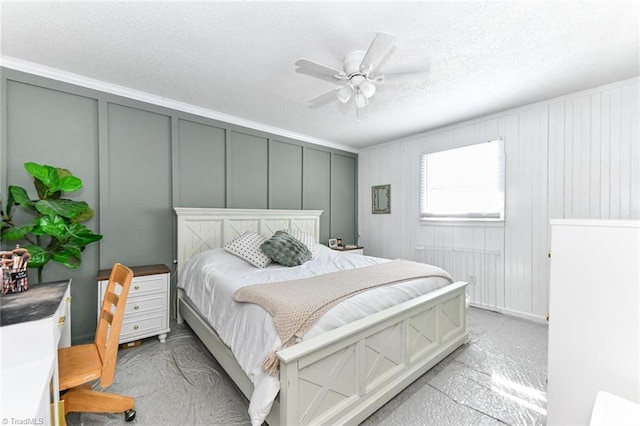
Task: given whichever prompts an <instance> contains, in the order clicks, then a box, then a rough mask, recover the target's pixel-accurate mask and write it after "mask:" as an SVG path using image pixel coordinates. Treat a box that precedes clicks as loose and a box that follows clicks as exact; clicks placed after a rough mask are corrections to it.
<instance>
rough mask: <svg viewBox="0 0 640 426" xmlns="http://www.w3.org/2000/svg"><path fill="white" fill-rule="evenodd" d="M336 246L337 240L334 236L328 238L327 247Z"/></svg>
mask: <svg viewBox="0 0 640 426" xmlns="http://www.w3.org/2000/svg"><path fill="white" fill-rule="evenodd" d="M336 247H338V240H337V239H336V238H329V248H336Z"/></svg>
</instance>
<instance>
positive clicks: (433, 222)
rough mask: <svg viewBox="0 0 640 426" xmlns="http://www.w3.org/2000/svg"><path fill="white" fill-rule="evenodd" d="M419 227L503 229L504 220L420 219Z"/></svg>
mask: <svg viewBox="0 0 640 426" xmlns="http://www.w3.org/2000/svg"><path fill="white" fill-rule="evenodd" d="M420 226H485V227H493V228H504V219H420Z"/></svg>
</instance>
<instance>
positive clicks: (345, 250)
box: [331, 246, 364, 254]
mask: <svg viewBox="0 0 640 426" xmlns="http://www.w3.org/2000/svg"><path fill="white" fill-rule="evenodd" d="M331 250H335V251H339V252H342V253H350V254H364V247H361V246H355V247H348V248H347V247H336V248H333V249H331Z"/></svg>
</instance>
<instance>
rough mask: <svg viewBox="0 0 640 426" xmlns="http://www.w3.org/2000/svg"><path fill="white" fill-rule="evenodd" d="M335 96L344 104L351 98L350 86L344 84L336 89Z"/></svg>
mask: <svg viewBox="0 0 640 426" xmlns="http://www.w3.org/2000/svg"><path fill="white" fill-rule="evenodd" d="M336 96H337V97H338V100H339V101H340V102H341V103H343V104H346V103H347V102H349V99H351V87H350V86H344V87H343V88H342V89H340V90H338V92H337V93H336Z"/></svg>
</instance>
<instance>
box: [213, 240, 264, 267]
mask: <svg viewBox="0 0 640 426" xmlns="http://www.w3.org/2000/svg"><path fill="white" fill-rule="evenodd" d="M266 240H267V239H266V238H264V237H263V236H262V235H259V234H256V233H255V232H245V233H244V234H242V235H240V236H239V237H238V238H235V239H233V240H231V241H229V242H227V243H226V244H225V245H224V249H225V250H226V251H228V252H229V253H231V254H235V255H236V256H238V257H239V258H241V259H244V260H246V261H247V262H249V263H250V264H252V265H253V266H255V267H257V268H266V267H267V266H269V264H270V263H271V258H270V257H269V256H267V255H266V254H264V253H263V252H262V250H260V244H262V243H264V242H265V241H266Z"/></svg>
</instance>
